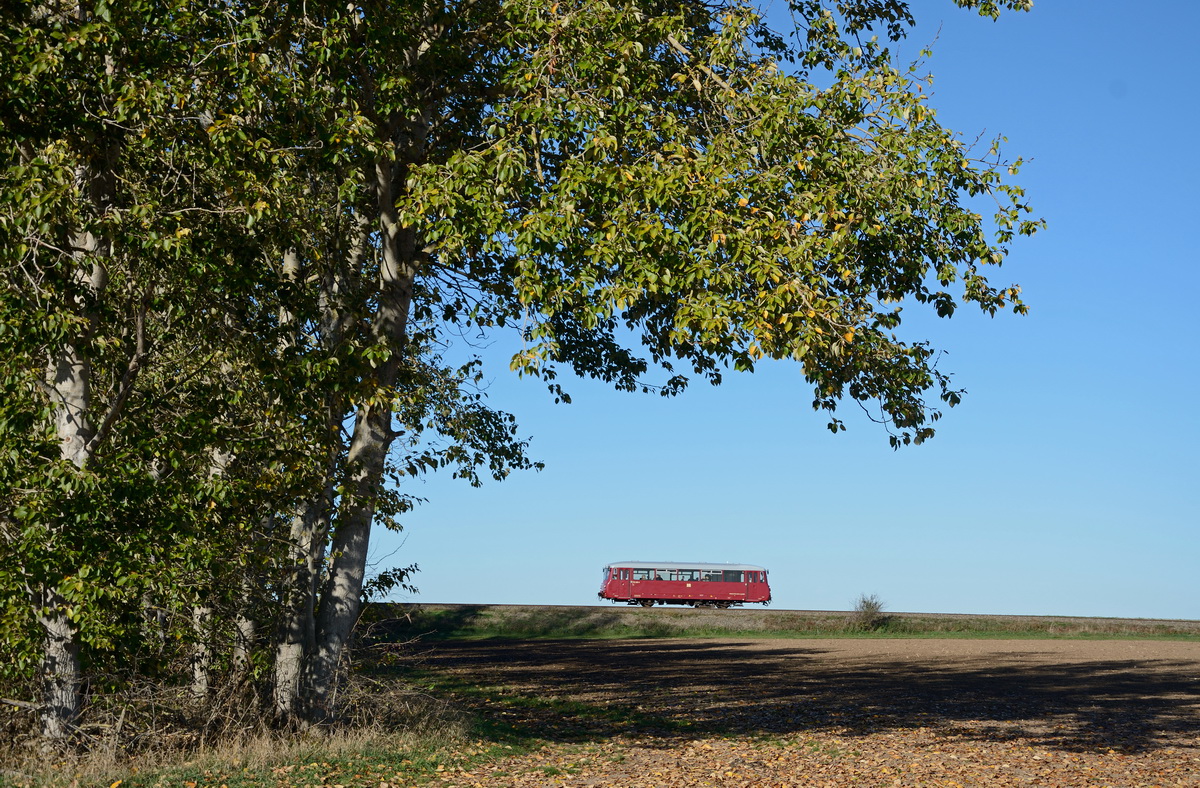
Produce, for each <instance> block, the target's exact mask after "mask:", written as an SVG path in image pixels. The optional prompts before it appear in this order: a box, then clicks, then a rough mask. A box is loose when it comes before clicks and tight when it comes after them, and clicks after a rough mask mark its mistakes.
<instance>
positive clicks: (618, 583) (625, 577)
mask: <svg viewBox="0 0 1200 788" xmlns="http://www.w3.org/2000/svg"><path fill="white" fill-rule="evenodd" d="M608 582H609V584H610V588H612V589H613V597H614V598H615V599H629V570H628V569H619V568H616V567H614V568H613V570H612V579H611V580H609V581H608Z"/></svg>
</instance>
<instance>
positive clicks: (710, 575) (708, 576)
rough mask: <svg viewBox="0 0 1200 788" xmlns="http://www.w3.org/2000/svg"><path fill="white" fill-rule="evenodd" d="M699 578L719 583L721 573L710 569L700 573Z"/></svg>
mask: <svg viewBox="0 0 1200 788" xmlns="http://www.w3.org/2000/svg"><path fill="white" fill-rule="evenodd" d="M700 579H701V580H707V581H709V582H712V583H719V582H721V573H720V572H712V571H709V572H705V573H704V574H703V575H701V577H700Z"/></svg>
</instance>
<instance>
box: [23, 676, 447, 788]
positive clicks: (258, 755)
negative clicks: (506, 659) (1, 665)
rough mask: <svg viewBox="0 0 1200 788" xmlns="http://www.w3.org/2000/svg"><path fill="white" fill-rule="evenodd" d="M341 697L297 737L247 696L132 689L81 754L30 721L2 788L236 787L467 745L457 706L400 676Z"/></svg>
mask: <svg viewBox="0 0 1200 788" xmlns="http://www.w3.org/2000/svg"><path fill="white" fill-rule="evenodd" d="M342 693H343V698H342V709H343V711H344V714H343V717H342V718H341V719H340V720H339V721H338V722H337V723H336V724H334V725H329V726H313V727H310V728H308V729H306V730H303V731H294V730H279V729H273V728H271V727H270V726H269V725H267V724H265V722H264V720H263V718H264V715H263V714H262V713H261V704H260V703H259V702H257V701H256V700H255V699H254V698H253V697H252V696H249V695H247V694H246V693H244V692H243V693H237V694H236V695H235V693H229V695H228V696H227V697H223V698H222V697H218V698H214V699H213V700H212V701H211V702H210V703H209V704H208V705H206V706H204V707H203V708H198V707H197V706H196V705H195V704H194V703H191V702H189V701H188V699H187V697H186V694H185V693H183V692H182V691H180V690H173V691H172V690H161V689H160V690H157V691H155V692H153V693H149V692H147V691H142V692H139V693H135V692H132V691H129V692H126V693H124V694H123V695H122V696H121V697H120V698H110V699H108V701H107V707H106V708H102V709H98V708H92V709H90V710H89V715H88V720H89V722H88V724H87V725H86V727H85V728H83V729H81V730H80V731H79V733H78V738H77V740H76V741H75V742H74V744H75V745H76V746H75V748H74V749H72V750H70V751H67V752H58V753H55V754H53V755H52V756H48V755H47V754H46V753H45V752H44V751H43V750H42V749H41V748H40V746H39V743H38V740H37V738H36V737H35V736H34V735H33V729H32V725H33V720H32V719H27V720H26V721H25V723H24V724H23V725H21V726H18V725H12V726H11V727H10V729H9V730H10V731H16V732H17V735H15V736H11V737H8V738H6V739H5V741H4V743H0V764H3V766H0V787H5V788H6V787H7V786H13V787H14V788H16V787H17V786H19V787H20V788H61V787H65V786H71V787H72V788H74V787H76V786H86V785H111V784H113V783H114V782H117V781H118V780H120V781H121V782H122V784H123V785H126V786H136V785H147V786H150V785H160V784H161V785H184V784H186V783H189V782H192V783H198V784H207V783H208V782H209V781H210V780H209V777H210V776H211V775H214V774H221V775H226V774H227V773H228V775H229V776H228V777H227V779H222V780H221V781H220V782H219V783H217V784H220V783H228V784H229V785H230V786H232V785H236V784H238V779H237V778H238V776H239V775H241V776H243V777H244V776H246V775H254V774H269V773H272V771H273V770H274V769H276V768H277V767H288V766H289V765H294V764H297V763H308V762H313V761H318V762H336V761H339V760H345V759H352V758H354V757H355V756H360V755H361V754H362V753H364V752H391V753H405V754H407V755H408V760H410V761H413V762H414V763H420V762H422V761H424V760H429V759H430V758H433V757H434V756H435V755H436V754H438V753H442V752H445V751H447V750H452V749H454V748H457V747H459V746H461V745H462V744H463V742H465V741H467V739H468V736H469V732H470V728H471V725H470V720H469V718H468V717H466V716H465V715H464V713H463V712H462V711H461V710H460V709H458V708H457V707H455V706H453V705H451V704H449V703H447V702H446V701H444V700H441V699H438V698H435V697H432V696H430V695H428V694H426V693H424V692H422V691H419V690H417V689H414V688H413V687H411V686H410V685H408V684H406V683H404V682H401V681H398V680H396V679H394V678H388V677H386V676H381V677H380V678H372V677H370V676H365V675H355V676H354V677H353V678H352V679H351V680H349V681H347V682H346V683H345V685H344V686H343V689H342ZM9 722H13V721H12V720H11V719H10V720H9ZM247 784H253V782H250V783H247Z"/></svg>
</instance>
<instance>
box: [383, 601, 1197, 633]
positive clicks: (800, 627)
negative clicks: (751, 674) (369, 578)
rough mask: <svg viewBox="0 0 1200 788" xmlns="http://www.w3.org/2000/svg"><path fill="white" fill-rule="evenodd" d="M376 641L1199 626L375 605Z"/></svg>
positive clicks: (1188, 626)
mask: <svg viewBox="0 0 1200 788" xmlns="http://www.w3.org/2000/svg"><path fill="white" fill-rule="evenodd" d="M366 620H367V623H368V627H373V629H371V633H372V634H371V636H372V637H374V638H375V639H377V640H379V641H388V640H404V639H410V638H420V639H422V640H451V639H486V638H509V639H519V640H537V639H588V638H594V639H619V638H729V637H756V638H842V637H854V638H981V639H1017V638H1019V639H1026V638H1031V639H1062V638H1069V639H1166V640H1189V641H1200V621H1155V620H1150V619H1111V618H1066V617H1053V616H935V615H923V614H909V613H883V614H879V615H878V616H877V617H875V618H874V619H873V621H872V625H871V626H870V627H864V626H862V622H861V616H859V615H858V614H857V613H856V612H855V611H847V612H839V611H830V612H798V611H770V610H762V609H752V610H728V611H713V610H692V609H689V608H654V609H650V610H644V609H641V608H631V607H625V606H621V607H611V608H610V607H522V606H499V605H497V606H491V605H419V606H399V605H391V604H377V605H373V606H371V607H370V609H369V610H368V611H367V614H366Z"/></svg>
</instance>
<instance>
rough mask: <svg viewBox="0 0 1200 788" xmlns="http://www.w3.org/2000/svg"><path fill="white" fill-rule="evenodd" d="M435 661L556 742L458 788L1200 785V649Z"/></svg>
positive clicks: (568, 654)
mask: <svg viewBox="0 0 1200 788" xmlns="http://www.w3.org/2000/svg"><path fill="white" fill-rule="evenodd" d="M427 660H428V661H427V663H426V664H427V667H428V668H429V670H430V671H431V674H432V675H434V676H437V677H438V680H439V681H440V682H441V683H442V686H455V685H457V686H458V687H459V688H460V692H459V693H456V694H458V695H459V697H468V698H470V701H469V702H470V703H472V704H473V705H474V706H475V708H476V709H477V710H478V711H479V713H480V714H482V715H483V716H484V717H485V718H486V719H489V720H490V721H491V723H492V724H493V725H494V726H495V729H496V730H497V731H498V732H504V731H510V732H511V733H512V735H513V736H534V737H536V738H537V739H540V740H542V741H545V742H548V743H547V744H546V745H545V746H544V747H543V748H541V749H540V750H538V751H536V752H534V753H533V754H529V753H526V754H522V755H517V756H514V757H512V758H509V759H505V760H502V761H501V762H499V763H494V764H491V765H489V766H487V767H481V768H478V769H476V770H474V771H458V772H452V773H446V774H444V775H441V776H440V778H439V779H440V781H441V782H442V783H443V784H447V785H458V786H474V785H481V786H552V785H553V786H558V785H595V786H600V785H603V786H633V785H645V786H659V785H661V786H704V785H708V786H779V785H784V786H826V785H828V786H859V785H863V786H1015V785H1020V786H1150V785H1162V786H1200V643H1195V642H1172V641H1132V640H1109V641H1082V640H924V639H913V640H903V639H862V640H856V639H836V640H778V639H771V640H758V639H751V638H742V639H726V640H691V639H686V640H685V639H679V640H632V641H631V640H625V641H598V640H591V641H588V640H575V641H507V642H501V641H494V640H491V641H450V642H444V643H440V644H438V645H437V646H436V647H435V648H434V650H433V652H432V653H430V654H429V655H428V656H427ZM468 687H470V688H472V689H470V690H469V691H468V690H467V689H466V688H468Z"/></svg>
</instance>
